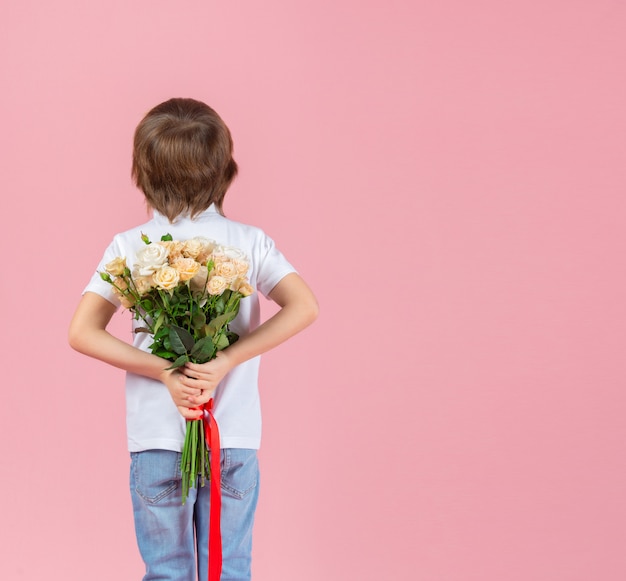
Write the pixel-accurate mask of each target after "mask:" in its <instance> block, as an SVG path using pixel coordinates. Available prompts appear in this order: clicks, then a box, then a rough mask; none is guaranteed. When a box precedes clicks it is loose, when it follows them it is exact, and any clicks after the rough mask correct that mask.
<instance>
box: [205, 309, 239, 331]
mask: <svg viewBox="0 0 626 581" xmlns="http://www.w3.org/2000/svg"><path fill="white" fill-rule="evenodd" d="M236 316H237V313H224V314H223V315H219V316H217V317H215V318H214V319H211V320H210V321H209V324H208V325H207V326H206V327H205V330H206V334H207V335H215V333H217V332H218V331H219V330H220V329H221V328H222V327H223V326H224V325H228V323H230V322H231V321H232V320H233V319H234V318H235V317H236Z"/></svg>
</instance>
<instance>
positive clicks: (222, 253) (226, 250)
mask: <svg viewBox="0 0 626 581" xmlns="http://www.w3.org/2000/svg"><path fill="white" fill-rule="evenodd" d="M213 254H214V255H215V257H216V259H219V258H220V257H224V258H226V259H228V260H241V261H243V262H246V263H247V262H248V259H247V256H246V253H245V252H244V251H243V250H241V249H240V248H235V247H234V246H221V245H220V246H216V247H215V249H214V250H213Z"/></svg>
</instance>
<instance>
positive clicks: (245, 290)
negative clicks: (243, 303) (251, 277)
mask: <svg viewBox="0 0 626 581" xmlns="http://www.w3.org/2000/svg"><path fill="white" fill-rule="evenodd" d="M231 289H232V290H235V291H237V292H238V293H241V295H242V296H244V297H249V296H250V295H251V294H252V293H253V292H254V289H253V288H252V287H251V286H250V285H249V284H248V282H247V281H246V280H245V279H241V278H239V279H237V280H236V281H235V283H234V284H233V286H231Z"/></svg>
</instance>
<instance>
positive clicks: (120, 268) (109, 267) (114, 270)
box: [104, 256, 126, 276]
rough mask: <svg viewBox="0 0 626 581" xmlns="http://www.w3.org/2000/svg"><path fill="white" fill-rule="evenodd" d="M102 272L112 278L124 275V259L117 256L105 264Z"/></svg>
mask: <svg viewBox="0 0 626 581" xmlns="http://www.w3.org/2000/svg"><path fill="white" fill-rule="evenodd" d="M104 270H106V271H107V272H108V273H109V274H112V275H113V276H121V275H122V274H124V270H126V259H125V258H120V257H119V256H118V257H117V258H114V259H113V260H111V262H108V263H107V264H105V265H104Z"/></svg>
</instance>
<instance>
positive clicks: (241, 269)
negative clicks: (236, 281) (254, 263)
mask: <svg viewBox="0 0 626 581" xmlns="http://www.w3.org/2000/svg"><path fill="white" fill-rule="evenodd" d="M232 263H233V264H234V265H235V268H236V270H237V274H238V275H239V276H243V275H244V274H246V273H247V272H248V268H249V265H248V262H247V261H246V260H237V259H234V260H232Z"/></svg>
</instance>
